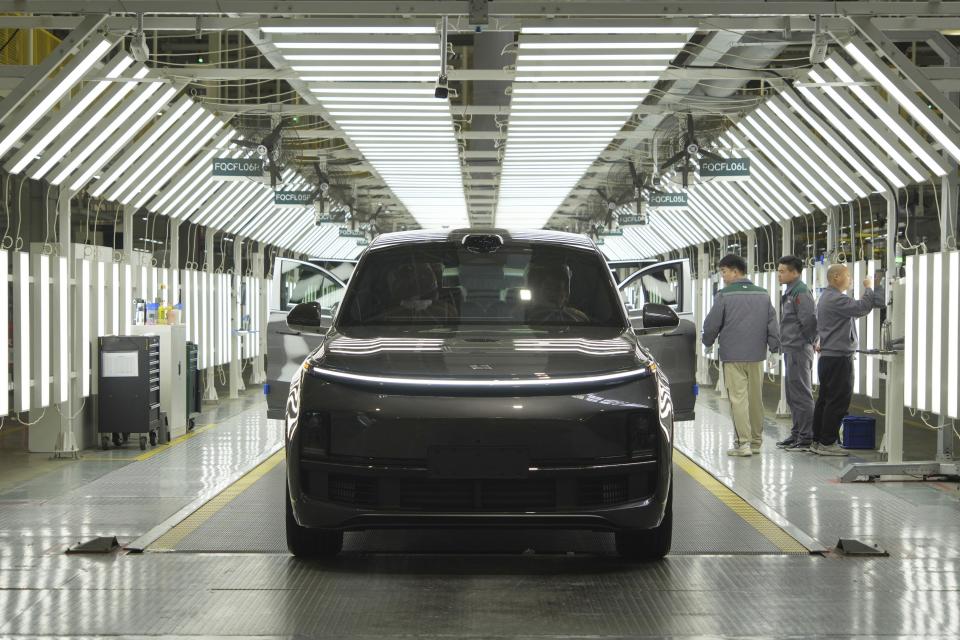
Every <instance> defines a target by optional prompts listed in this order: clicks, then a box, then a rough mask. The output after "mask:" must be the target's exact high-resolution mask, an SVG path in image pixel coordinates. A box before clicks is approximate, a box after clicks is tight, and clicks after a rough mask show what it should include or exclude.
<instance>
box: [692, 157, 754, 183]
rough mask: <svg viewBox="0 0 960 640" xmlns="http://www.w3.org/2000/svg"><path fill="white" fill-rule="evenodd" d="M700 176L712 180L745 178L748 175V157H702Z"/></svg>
mask: <svg viewBox="0 0 960 640" xmlns="http://www.w3.org/2000/svg"><path fill="white" fill-rule="evenodd" d="M700 177H701V178H713V179H714V180H746V179H747V178H749V177H750V158H725V159H723V160H710V159H706V158H705V159H703V160H701V161H700Z"/></svg>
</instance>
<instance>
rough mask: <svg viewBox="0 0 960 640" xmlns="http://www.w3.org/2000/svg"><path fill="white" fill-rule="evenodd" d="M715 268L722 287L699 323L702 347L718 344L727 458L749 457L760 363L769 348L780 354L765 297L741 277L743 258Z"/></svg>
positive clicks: (759, 427)
mask: <svg viewBox="0 0 960 640" xmlns="http://www.w3.org/2000/svg"><path fill="white" fill-rule="evenodd" d="M719 266H720V276H721V277H722V278H723V282H724V284H725V285H726V286H725V287H724V288H723V289H721V290H720V291H718V292H717V295H716V297H715V298H714V300H713V308H711V309H710V313H708V314H707V317H706V318H705V319H704V321H703V344H704V345H705V346H707V347H712V346H713V343H714V342H716V341H717V339H718V338H719V340H720V361H721V362H722V363H723V380H724V384H725V385H726V387H727V394H728V395H729V396H730V406H731V409H732V413H733V425H734V428H735V429H736V439H735V446H734V448H733V449H730V450H729V451H727V455H731V456H742V457H749V456H752V455H753V454H755V453H760V445H761V444H762V442H763V362H764V360H766V359H767V349H768V348H769V349H770V351H771V352H772V353H778V352H779V351H780V331H779V327H778V326H777V313H776V311H774V309H773V305H772V304H770V294H769V292H768V291H767V290H766V289H764V288H762V287H758V286H756V285H755V284H753V282H751V281H750V278H747V277H746V272H747V263H746V262H744V260H743V258H741V257H740V256H735V255H726V256H724V257H723V258H722V259H721V260H720V265H719Z"/></svg>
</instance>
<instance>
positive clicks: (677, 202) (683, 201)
mask: <svg viewBox="0 0 960 640" xmlns="http://www.w3.org/2000/svg"><path fill="white" fill-rule="evenodd" d="M648 204H649V205H650V206H651V207H685V206H687V194H686V193H651V194H650V200H649V202H648Z"/></svg>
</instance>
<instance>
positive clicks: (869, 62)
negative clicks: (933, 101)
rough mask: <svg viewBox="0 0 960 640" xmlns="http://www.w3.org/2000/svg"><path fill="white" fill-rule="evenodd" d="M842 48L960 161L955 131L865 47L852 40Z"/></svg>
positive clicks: (959, 149) (959, 147) (959, 150)
mask: <svg viewBox="0 0 960 640" xmlns="http://www.w3.org/2000/svg"><path fill="white" fill-rule="evenodd" d="M844 48H845V49H846V50H847V52H848V53H849V54H850V55H852V56H853V57H854V59H856V61H857V62H858V63H859V64H860V66H861V67H863V68H864V69H865V70H866V72H867V73H869V74H870V75H871V77H873V79H874V80H876V81H877V82H879V83H880V84H881V86H883V88H884V89H885V90H886V91H887V93H889V94H890V95H891V96H893V99H894V100H896V101H897V103H898V104H899V105H900V106H901V107H903V108H904V110H905V111H906V112H907V113H909V114H910V115H911V116H912V117H913V119H914V120H916V121H917V122H918V123H919V124H920V125H921V126H922V127H923V128H924V129H925V130H926V131H927V133H929V134H930V135H931V136H933V138H934V140H936V141H937V143H938V144H939V145H941V146H942V147H943V148H944V149H946V150H947V152H949V153H950V155H951V156H953V157H954V159H956V160H957V161H958V162H960V146H958V145H957V143H956V142H954V138H956V132H952V133H948V130H949V129H948V127H946V124H945V123H941V124H940V125H938V124H937V123H936V122H934V120H933V118H932V117H931V115H930V112H929V109H926V108H924V106H923V105H922V104H921V103H920V100H919V99H917V97H916V96H915V95H913V92H907V91H904V90H903V89H902V88H901V85H902V82H900V81H899V80H897V79H895V77H894V74H893V73H892V72H891V71H890V70H889V69H886V68H885V66H883V65H882V64H877V62H879V60H876V59H872V57H871V56H869V55H868V54H867V50H866V48H865V47H864V46H863V45H861V44H859V43H854V42H848V43H847V44H846V45H845V46H844Z"/></svg>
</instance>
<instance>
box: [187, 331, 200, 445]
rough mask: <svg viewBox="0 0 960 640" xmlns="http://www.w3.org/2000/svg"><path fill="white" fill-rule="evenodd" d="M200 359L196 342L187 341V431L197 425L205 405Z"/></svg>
mask: <svg viewBox="0 0 960 640" xmlns="http://www.w3.org/2000/svg"><path fill="white" fill-rule="evenodd" d="M199 365H200V359H199V352H198V347H197V343H196V342H188V343H187V431H193V428H194V427H196V426H197V416H198V415H200V407H202V406H203V397H202V395H201V394H202V392H203V391H202V388H201V386H200V366H199Z"/></svg>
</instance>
